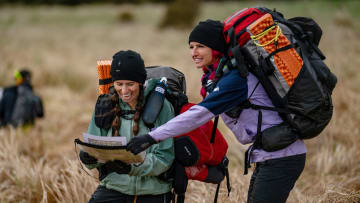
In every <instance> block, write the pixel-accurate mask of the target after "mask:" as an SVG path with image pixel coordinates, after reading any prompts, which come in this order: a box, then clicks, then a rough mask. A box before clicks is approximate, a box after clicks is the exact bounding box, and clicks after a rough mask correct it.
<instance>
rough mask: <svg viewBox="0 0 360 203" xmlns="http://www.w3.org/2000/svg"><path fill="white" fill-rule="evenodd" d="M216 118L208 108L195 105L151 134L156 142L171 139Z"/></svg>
mask: <svg viewBox="0 0 360 203" xmlns="http://www.w3.org/2000/svg"><path fill="white" fill-rule="evenodd" d="M214 116H215V115H214V114H213V113H211V112H210V111H209V110H208V109H207V108H205V107H203V106H199V105H194V106H192V107H191V108H190V109H189V110H187V111H186V112H184V113H182V114H180V115H178V116H176V117H175V118H173V119H171V120H170V121H168V122H167V123H166V124H164V125H162V126H160V127H158V128H156V129H155V130H153V131H151V132H150V133H149V134H150V136H152V137H153V138H154V139H155V140H156V141H161V140H165V139H167V138H170V137H175V136H178V135H182V134H184V133H187V132H190V131H192V130H194V129H196V128H198V127H200V126H201V125H203V124H204V123H206V122H208V121H210V120H211V119H212V118H213V117H214Z"/></svg>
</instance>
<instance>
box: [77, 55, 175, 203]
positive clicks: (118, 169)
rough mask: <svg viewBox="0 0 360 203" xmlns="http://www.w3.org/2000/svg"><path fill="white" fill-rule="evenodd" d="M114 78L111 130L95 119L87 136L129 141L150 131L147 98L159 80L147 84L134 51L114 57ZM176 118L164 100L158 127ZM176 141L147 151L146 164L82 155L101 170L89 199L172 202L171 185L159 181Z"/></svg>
mask: <svg viewBox="0 0 360 203" xmlns="http://www.w3.org/2000/svg"><path fill="white" fill-rule="evenodd" d="M110 73H111V77H112V80H113V82H114V88H115V90H116V93H117V94H115V95H114V98H112V101H113V103H114V105H115V108H114V109H113V110H114V111H115V115H116V116H115V119H114V120H113V122H112V126H111V128H110V129H108V130H107V129H104V128H99V127H98V126H97V125H96V124H95V116H94V115H93V116H92V119H91V122H90V125H89V129H88V133H89V134H93V135H98V136H124V137H126V140H127V141H129V140H130V139H131V138H132V137H134V136H136V135H138V134H146V133H148V132H149V131H150V129H149V128H148V127H146V126H145V124H144V122H143V121H142V119H141V113H142V112H143V106H144V103H145V98H146V96H147V95H148V94H149V92H150V91H151V90H152V89H153V88H154V86H155V84H156V82H157V80H156V79H151V80H148V81H147V84H146V87H144V83H145V79H146V71H145V66H144V61H143V60H142V58H141V56H140V55H139V54H138V53H136V52H134V51H130V50H128V51H120V52H118V53H116V54H115V55H114V56H113V61H112V64H111V72H110ZM172 117H174V110H173V108H172V106H171V104H170V103H169V102H168V101H167V100H165V102H164V104H163V107H162V109H161V112H160V114H159V116H158V117H157V120H156V122H155V124H154V125H155V127H157V126H160V125H162V124H164V123H166V122H167V121H168V120H170V119H171V118H172ZM174 157H175V156H174V148H173V139H168V140H166V141H165V142H161V143H159V144H155V145H153V146H151V147H150V148H149V149H148V150H147V151H146V157H145V159H144V162H143V163H140V164H126V163H124V162H121V161H120V160H115V161H108V162H106V163H99V162H98V161H97V160H96V158H94V157H92V156H90V155H89V154H88V153H86V152H83V151H81V152H80V159H81V161H82V162H83V163H84V164H85V165H86V166H87V167H88V168H89V169H93V168H97V169H98V170H99V172H100V173H99V178H100V180H101V183H100V185H99V187H98V188H97V189H96V191H95V192H94V194H93V195H92V197H91V199H90V201H89V202H90V203H95V202H119V203H128V202H129V203H130V202H131V203H133V202H137V203H142V202H143V203H145V202H146V203H160V202H161V203H163V202H170V199H171V193H170V190H171V183H169V182H167V181H164V180H162V179H161V178H159V175H160V174H162V173H163V172H165V171H166V170H168V169H169V168H170V166H171V164H172V162H173V160H174Z"/></svg>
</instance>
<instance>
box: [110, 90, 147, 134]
mask: <svg viewBox="0 0 360 203" xmlns="http://www.w3.org/2000/svg"><path fill="white" fill-rule="evenodd" d="M144 98H145V96H144V87H143V85H142V84H140V85H139V96H138V98H137V103H136V106H135V111H136V112H135V115H134V117H133V120H134V121H135V125H134V126H133V133H134V135H137V134H138V133H139V120H140V117H141V114H142V112H143V110H144V109H143V101H144ZM111 101H112V102H113V103H114V104H115V107H114V109H113V111H114V112H115V118H114V120H113V122H112V126H111V127H112V136H120V133H119V130H120V127H121V119H120V116H121V115H122V109H121V108H120V105H119V95H118V94H113V95H112V96H111Z"/></svg>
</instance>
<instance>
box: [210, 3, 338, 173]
mask: <svg viewBox="0 0 360 203" xmlns="http://www.w3.org/2000/svg"><path fill="white" fill-rule="evenodd" d="M223 33H224V37H225V39H226V43H227V48H228V49H227V52H226V53H225V56H224V57H223V58H222V59H221V61H220V64H219V67H218V70H217V77H219V78H220V77H221V76H222V74H224V72H226V71H227V70H228V69H238V70H239V72H240V74H241V76H243V77H246V76H247V75H248V74H249V72H251V73H252V74H254V75H255V76H256V77H257V78H258V80H259V82H260V83H261V84H262V86H263V87H264V89H265V91H266V92H267V94H268V96H269V97H270V99H271V101H272V103H273V104H274V106H275V107H273V108H272V107H266V106H259V105H254V104H251V103H250V102H249V100H247V101H246V102H244V103H243V104H242V105H241V106H239V107H238V108H240V109H244V108H253V109H255V110H259V109H265V110H272V111H277V112H278V113H279V115H280V116H281V117H282V119H283V120H284V122H283V123H281V124H280V125H277V126H273V127H270V128H267V129H265V130H264V131H262V132H260V130H261V122H262V115H261V111H260V110H259V118H258V132H257V135H256V137H255V138H256V140H255V142H254V147H253V148H262V149H264V150H265V151H276V150H279V149H283V148H285V147H287V146H289V145H290V144H292V143H293V142H295V141H296V140H297V139H298V138H300V139H310V138H313V137H316V136H318V135H319V134H320V133H321V131H322V130H323V129H324V128H325V127H326V125H327V124H328V123H329V121H330V119H331V117H332V114H333V105H332V99H331V94H332V90H333V89H334V87H335V85H336V83H337V78H336V76H335V75H334V74H333V73H331V72H330V69H329V68H328V67H327V65H326V64H325V63H324V62H323V60H324V59H325V56H324V55H323V53H322V52H321V51H320V49H319V48H318V45H319V42H320V38H321V35H322V30H321V28H320V27H319V25H318V24H317V23H316V22H315V21H314V20H312V19H311V18H306V17H295V18H291V19H285V18H284V17H283V15H282V14H281V13H279V12H277V11H275V10H274V11H272V10H270V9H267V8H262V7H256V8H245V9H242V10H240V11H238V12H236V13H234V14H233V15H232V16H229V17H228V18H226V20H225V21H224V30H223ZM237 112H241V111H237ZM235 116H238V115H235ZM248 153H251V152H248ZM246 165H247V164H246ZM245 167H246V168H247V166H245Z"/></svg>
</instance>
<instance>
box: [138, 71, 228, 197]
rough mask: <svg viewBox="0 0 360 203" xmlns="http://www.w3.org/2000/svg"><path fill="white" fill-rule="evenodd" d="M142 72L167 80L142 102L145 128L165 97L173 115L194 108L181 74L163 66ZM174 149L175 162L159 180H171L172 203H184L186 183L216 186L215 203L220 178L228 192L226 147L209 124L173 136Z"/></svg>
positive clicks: (220, 135) (224, 141)
mask: <svg viewBox="0 0 360 203" xmlns="http://www.w3.org/2000/svg"><path fill="white" fill-rule="evenodd" d="M146 70H147V77H148V79H150V78H162V77H165V78H166V79H167V82H166V85H164V84H161V82H160V83H159V84H158V86H156V87H155V88H154V90H153V92H152V93H150V95H149V96H148V97H149V98H147V99H146V101H147V103H146V104H145V110H144V113H143V117H142V118H143V121H144V123H145V124H147V125H148V126H149V127H153V125H152V124H151V123H153V122H154V121H155V119H154V117H155V115H157V113H156V112H154V109H157V110H155V111H157V112H159V111H160V110H161V108H156V106H161V99H162V102H163V101H164V98H165V97H166V98H167V99H168V100H169V101H170V103H172V105H173V107H174V110H175V114H176V115H178V114H181V113H184V112H185V111H187V110H188V109H189V108H191V107H192V106H193V105H195V104H192V103H188V101H187V97H186V95H185V94H186V81H185V76H184V74H183V73H181V72H180V71H178V70H176V69H174V68H171V67H164V66H152V67H147V68H146ZM160 95H163V96H160ZM159 98H160V99H159ZM155 104H156V105H155ZM147 110H150V111H147ZM149 114H150V117H151V116H152V117H153V118H152V119H151V118H149ZM149 120H152V122H149ZM174 148H175V161H174V163H173V165H172V167H171V169H170V170H169V171H167V172H166V173H164V174H162V178H163V179H172V181H173V187H174V192H175V194H177V201H176V202H178V203H181V202H184V200H185V192H186V188H187V184H188V180H197V181H202V182H207V183H214V184H218V186H217V190H216V194H215V200H214V201H215V202H216V201H217V196H218V192H219V188H220V183H221V182H222V180H223V179H224V177H226V178H227V187H228V192H230V190H231V188H230V182H229V174H228V170H227V166H228V159H227V158H226V152H227V149H228V144H227V142H226V140H225V138H224V137H223V135H222V134H221V133H220V131H218V130H217V129H216V125H214V123H213V122H212V121H209V122H207V123H205V124H204V125H202V126H200V127H199V128H196V129H194V130H193V131H191V132H188V133H186V134H183V135H179V136H177V137H175V139H174ZM215 149H216V150H215Z"/></svg>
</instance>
